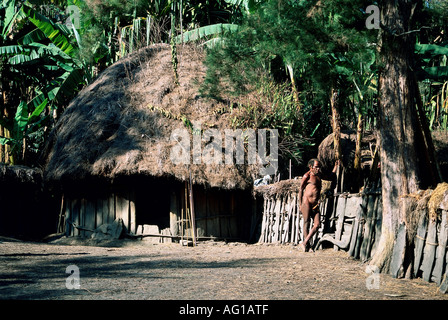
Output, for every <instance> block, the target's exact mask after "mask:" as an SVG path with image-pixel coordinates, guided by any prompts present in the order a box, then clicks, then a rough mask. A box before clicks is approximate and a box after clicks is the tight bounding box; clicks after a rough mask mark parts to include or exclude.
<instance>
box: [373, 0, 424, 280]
mask: <svg viewBox="0 0 448 320" xmlns="http://www.w3.org/2000/svg"><path fill="white" fill-rule="evenodd" d="M417 4H418V1H415V0H398V1H394V0H383V1H380V3H379V6H380V9H381V21H382V29H381V31H380V32H381V35H380V45H379V48H380V52H379V57H380V65H381V67H382V68H381V70H380V73H379V82H378V91H379V101H378V102H379V103H378V105H379V110H378V113H379V114H378V123H379V127H378V138H379V146H380V150H381V153H380V161H381V183H382V200H383V201H382V202H383V211H382V212H383V218H382V232H381V238H380V242H379V250H377V251H376V253H375V255H374V256H373V257H372V261H371V264H372V265H375V266H377V267H378V268H379V269H380V270H381V271H382V272H389V263H390V259H391V256H392V252H393V247H394V241H395V239H396V236H397V232H398V228H399V226H400V225H401V224H402V223H404V222H405V214H404V213H405V212H404V207H403V206H402V198H403V197H404V196H405V195H407V194H409V193H413V192H416V191H417V190H418V189H419V188H420V187H421V186H420V180H421V179H420V174H421V172H420V170H419V159H418V156H419V155H420V154H421V153H420V151H421V150H416V146H417V144H416V133H415V131H414V130H415V129H416V128H418V125H417V124H418V116H417V112H416V108H415V96H416V92H415V87H414V86H413V79H414V74H413V71H412V62H413V52H414V44H415V38H414V33H412V32H409V31H411V30H412V17H413V13H414V10H415V8H416V5H417ZM420 146H421V144H420Z"/></svg>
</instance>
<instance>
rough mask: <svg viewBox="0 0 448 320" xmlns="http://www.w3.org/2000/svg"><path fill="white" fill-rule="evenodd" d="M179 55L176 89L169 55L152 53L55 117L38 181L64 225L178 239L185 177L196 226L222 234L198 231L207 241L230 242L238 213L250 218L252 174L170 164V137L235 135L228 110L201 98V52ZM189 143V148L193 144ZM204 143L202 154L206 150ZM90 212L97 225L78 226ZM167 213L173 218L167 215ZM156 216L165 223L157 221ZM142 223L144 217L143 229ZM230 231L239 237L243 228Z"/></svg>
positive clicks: (253, 169)
mask: <svg viewBox="0 0 448 320" xmlns="http://www.w3.org/2000/svg"><path fill="white" fill-rule="evenodd" d="M178 50H179V64H178V69H177V70H178V75H179V77H178V79H179V84H178V85H176V84H175V81H174V73H173V68H172V63H171V59H172V57H171V48H170V46H169V45H167V44H158V45H153V46H150V47H146V48H144V49H141V50H140V51H138V52H136V53H134V54H131V55H129V56H128V57H127V58H125V59H122V60H120V61H118V62H117V63H115V64H113V65H112V66H110V67H109V68H107V69H106V70H105V71H103V72H102V74H100V76H99V77H98V79H97V80H96V81H95V82H93V83H92V84H90V85H89V86H88V87H86V88H85V89H83V90H82V91H81V92H80V93H79V94H78V96H77V97H76V98H75V99H74V100H73V101H72V102H71V103H70V105H69V106H68V107H67V109H66V110H65V112H64V113H63V114H62V115H61V117H60V119H59V120H58V122H57V125H56V127H55V129H54V130H53V133H52V137H51V139H50V143H49V145H48V151H47V153H46V154H47V156H46V164H45V174H44V177H45V181H46V182H47V183H48V184H50V185H53V186H56V187H57V188H60V189H61V190H63V193H64V195H65V200H66V219H68V221H69V222H73V221H74V220H76V219H78V220H77V221H78V222H77V224H78V225H84V226H86V225H87V224H88V225H90V227H89V228H87V229H90V230H92V229H93V228H97V227H98V226H99V225H100V224H101V223H104V222H107V221H108V222H110V221H111V220H114V219H116V218H117V217H123V220H124V224H125V227H126V228H127V229H128V231H129V232H131V233H135V232H137V229H138V226H139V225H143V224H158V225H159V227H160V229H162V228H167V227H170V230H171V231H170V232H171V234H174V233H176V232H178V228H177V227H176V224H177V225H178V224H179V221H180V220H181V214H184V213H186V212H187V211H186V208H185V202H186V200H187V198H188V197H186V196H185V192H184V190H185V189H184V188H185V185H184V183H185V182H189V179H190V174H191V179H192V184H193V185H194V186H195V187H194V188H196V189H195V192H194V195H195V200H194V201H195V202H194V204H195V206H196V210H195V211H196V218H197V219H199V220H201V219H203V221H206V220H207V219H206V217H212V216H213V217H218V216H219V217H220V218H219V219H218V224H219V226H217V225H216V223H215V225H214V226H211V225H210V224H211V223H210V221H208V222H204V224H208V226H206V225H203V226H198V229H202V231H201V232H202V233H203V234H204V235H215V236H228V237H230V236H236V232H235V231H234V230H232V231H228V230H231V228H230V227H229V225H230V224H232V223H234V222H235V221H236V220H235V219H237V218H235V217H236V216H237V215H238V214H242V213H241V212H246V213H247V212H248V213H251V209H250V203H251V201H250V190H251V187H252V183H253V180H254V179H255V178H258V177H259V167H258V166H257V165H247V164H235V163H234V164H230V165H229V164H225V163H224V161H223V163H222V164H204V163H201V164H194V163H193V161H191V162H189V163H188V164H176V163H174V162H173V159H171V158H170V152H171V151H172V150H173V147H174V146H175V145H176V144H178V143H179V142H177V141H175V140H173V139H172V138H171V135H172V133H173V132H174V131H175V130H176V129H180V130H190V131H188V132H190V133H191V124H195V125H196V126H197V124H198V123H199V124H200V126H201V128H202V130H205V129H209V128H212V129H218V130H224V129H232V124H231V120H232V117H234V116H235V115H234V114H231V111H230V108H229V102H225V101H217V100H213V99H209V98H205V97H202V96H201V95H200V94H199V88H200V84H201V82H202V80H203V78H204V77H205V71H206V69H205V67H204V65H203V63H202V61H203V57H204V55H203V52H201V51H200V49H197V48H195V47H190V46H185V47H183V48H179V49H178ZM220 132H221V131H220ZM190 137H191V140H193V143H194V136H193V134H191V135H190ZM202 140H203V141H202V145H201V147H202V150H203V149H204V147H205V145H206V144H207V143H211V141H206V140H204V139H202ZM193 148H194V146H193V147H192V149H193ZM190 159H191V158H190ZM123 179H124V180H123ZM99 181H102V183H103V184H101V187H98V183H99ZM114 185H115V186H114ZM92 189H93V190H92ZM86 190H89V192H87V191H86ZM238 190H239V191H238ZM236 192H240V193H239V194H237V193H236ZM83 199H84V200H83ZM123 199H124V200H123ZM201 199H202V200H201ZM211 199H214V200H211ZM237 199H239V200H237ZM123 201H124V202H123ZM236 201H239V202H236ZM79 202H80V203H81V204H79ZM89 203H90V205H89ZM162 203H163V204H162ZM106 204H107V205H106ZM248 204H249V206H248ZM77 206H78V207H79V208H78V207H77ZM83 208H85V209H83ZM89 208H90V209H89ZM176 208H177V209H176ZM201 208H202V209H201ZM89 210H90V211H92V213H91V214H90V216H96V218H94V219H92V221H90V220H89V218H88V216H89V214H86V213H84V217H82V215H83V213H82V212H87V211H89ZM139 210H140V214H139ZM182 210H185V212H183V211H182ZM201 210H202V212H201ZM173 211H176V212H174V218H173V215H171V216H170V215H169V214H170V212H171V213H173ZM159 212H163V216H164V217H167V218H161V219H159V218H155V215H156V214H157V215H158V214H159ZM165 213H166V215H165ZM139 215H140V217H142V216H144V218H140V221H139V218H138V217H139ZM201 215H202V216H201ZM69 216H71V217H72V218H68V217H69ZM168 217H169V219H168ZM198 217H199V218H198ZM173 219H174V220H173ZM229 219H230V220H229ZM232 219H233V220H235V221H233V220H232ZM238 219H239V218H238ZM162 220H163V222H160V221H162ZM209 220H210V219H209ZM231 220H232V221H233V222H230V221H231ZM238 221H239V220H238ZM198 224H200V221H199V222H198ZM235 224H236V225H239V226H240V227H239V230H241V223H239V222H238V223H237V222H235ZM72 225H73V223H72ZM224 225H225V226H224ZM67 228H68V229H70V230H71V231H68V233H69V234H71V235H76V234H77V230H76V229H72V228H71V227H70V225H68V227H67ZM212 229H213V230H214V231H211V230H212ZM218 229H219V230H218ZM224 229H226V230H224ZM83 230H86V229H83ZM201 232H200V233H201Z"/></svg>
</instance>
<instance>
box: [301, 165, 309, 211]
mask: <svg viewBox="0 0 448 320" xmlns="http://www.w3.org/2000/svg"><path fill="white" fill-rule="evenodd" d="M309 179H310V174H309V173H308V172H307V173H305V174H304V175H303V177H302V181H301V182H300V187H299V207H300V206H302V196H303V190H304V189H305V188H306V184H307V183H308V180H309Z"/></svg>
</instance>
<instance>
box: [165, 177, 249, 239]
mask: <svg viewBox="0 0 448 320" xmlns="http://www.w3.org/2000/svg"><path fill="white" fill-rule="evenodd" d="M193 191H194V211H195V218H196V219H195V222H196V230H197V236H198V237H199V238H201V237H202V238H204V237H210V238H214V237H216V238H221V239H228V240H236V239H238V238H241V232H240V231H241V229H242V227H243V226H242V222H241V220H242V215H243V214H244V212H246V211H247V210H246V209H245V206H243V205H242V204H247V201H251V199H247V198H244V199H243V198H242V197H246V196H245V195H243V194H239V193H238V192H231V191H225V190H215V189H204V188H202V187H199V186H194V190H193ZM178 194H179V195H180V198H181V199H180V202H178V203H179V204H180V205H179V206H178V207H177V211H178V213H177V215H176V214H174V213H172V216H173V217H172V218H171V221H173V218H174V217H175V216H177V226H178V227H177V228H178V233H177V234H176V235H184V236H186V237H191V229H190V224H189V221H188V219H187V217H186V199H185V190H184V189H183V188H182V190H180V192H179V193H178ZM187 198H188V196H187ZM187 200H188V199H187ZM187 202H188V201H187ZM179 207H180V208H179ZM173 210H174V209H173ZM172 224H173V223H172Z"/></svg>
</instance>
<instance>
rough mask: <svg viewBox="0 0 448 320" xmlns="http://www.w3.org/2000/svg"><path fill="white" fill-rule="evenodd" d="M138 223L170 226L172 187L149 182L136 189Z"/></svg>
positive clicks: (163, 227) (161, 226) (163, 226)
mask: <svg viewBox="0 0 448 320" xmlns="http://www.w3.org/2000/svg"><path fill="white" fill-rule="evenodd" d="M135 203H136V208H135V209H136V223H137V226H139V225H157V226H158V227H159V230H163V229H166V228H169V227H170V189H169V188H168V186H167V185H166V184H163V183H151V182H149V183H147V184H145V185H144V186H141V187H140V188H138V189H137V190H136V202H135Z"/></svg>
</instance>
